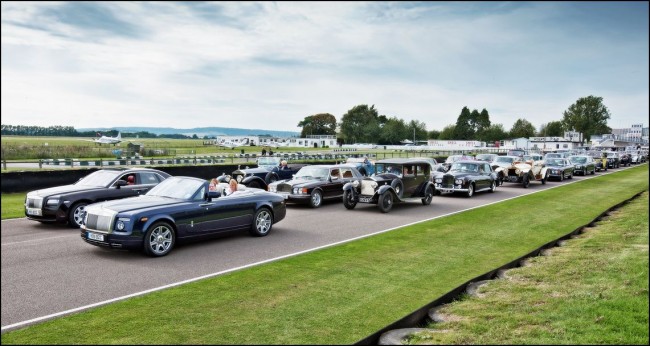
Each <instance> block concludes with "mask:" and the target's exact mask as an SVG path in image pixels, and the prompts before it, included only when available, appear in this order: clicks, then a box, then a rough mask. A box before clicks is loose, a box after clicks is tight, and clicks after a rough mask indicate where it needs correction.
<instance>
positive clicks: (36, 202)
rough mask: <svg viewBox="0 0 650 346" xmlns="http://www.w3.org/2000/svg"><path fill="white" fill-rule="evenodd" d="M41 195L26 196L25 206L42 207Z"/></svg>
mask: <svg viewBox="0 0 650 346" xmlns="http://www.w3.org/2000/svg"><path fill="white" fill-rule="evenodd" d="M42 207H43V197H27V208H39V209H40V208H42Z"/></svg>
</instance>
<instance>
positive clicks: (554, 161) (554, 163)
mask: <svg viewBox="0 0 650 346" xmlns="http://www.w3.org/2000/svg"><path fill="white" fill-rule="evenodd" d="M546 164H548V165H549V166H562V165H564V160H560V159H550V160H547V161H546Z"/></svg>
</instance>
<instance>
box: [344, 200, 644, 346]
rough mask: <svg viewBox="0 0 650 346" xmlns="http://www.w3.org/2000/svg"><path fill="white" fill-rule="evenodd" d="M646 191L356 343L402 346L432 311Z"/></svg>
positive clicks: (557, 242)
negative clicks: (384, 335) (403, 341)
mask: <svg viewBox="0 0 650 346" xmlns="http://www.w3.org/2000/svg"><path fill="white" fill-rule="evenodd" d="M644 192H645V191H641V192H639V193H637V194H635V195H634V196H632V197H630V198H628V199H626V200H624V201H622V202H620V203H618V204H616V205H614V206H612V207H610V208H608V209H607V210H605V211H604V212H602V213H600V214H599V215H598V216H597V217H596V218H595V219H593V220H592V221H591V222H589V223H588V224H586V225H583V226H580V227H578V228H576V229H575V230H573V231H571V232H569V233H568V234H566V235H564V236H562V237H560V238H557V239H555V240H552V241H550V242H548V243H546V244H544V245H542V246H540V247H539V248H537V249H535V250H533V251H531V252H529V253H528V254H526V255H524V256H521V257H519V258H517V259H515V260H513V261H511V262H509V263H507V264H505V265H502V266H501V267H498V268H496V269H493V270H490V271H489V272H487V273H484V274H482V275H479V276H477V277H475V278H473V279H470V280H469V281H467V282H465V283H464V284H462V285H460V286H458V287H456V288H454V289H453V290H451V291H449V292H447V293H445V294H444V295H442V296H441V297H439V298H437V299H436V300H434V301H432V302H430V303H429V304H427V305H425V306H423V307H421V308H419V309H417V310H415V311H413V312H412V313H410V314H408V315H406V316H405V317H403V318H402V319H400V320H398V321H395V322H393V323H391V324H390V325H388V326H386V327H384V328H382V329H380V330H378V331H377V332H375V333H373V334H371V335H369V336H367V337H366V338H364V339H362V340H360V341H358V342H356V343H355V345H381V344H380V343H379V340H380V338H382V334H384V333H387V332H390V331H394V332H393V333H391V334H392V335H387V336H386V337H384V338H383V340H382V341H383V342H384V343H382V344H384V345H399V344H400V342H399V341H400V340H403V339H404V338H406V337H408V336H409V335H411V334H412V333H414V332H417V331H419V330H420V329H421V327H423V326H426V325H428V324H429V323H430V322H432V321H435V318H436V317H435V310H433V311H434V313H432V316H434V317H430V315H429V311H430V310H432V309H434V308H437V307H439V306H441V305H444V304H448V303H451V302H452V301H454V300H456V299H457V298H459V297H460V296H461V295H462V294H463V293H471V292H473V291H475V290H476V288H478V286H480V285H481V284H482V283H484V282H483V281H487V280H492V279H495V278H499V277H502V275H503V273H504V272H505V271H506V270H508V269H511V268H517V267H521V266H523V265H524V264H525V260H526V259H527V258H529V257H535V256H539V255H540V254H541V253H542V251H544V250H546V249H550V248H552V247H555V246H562V245H564V243H565V242H566V240H567V239H571V238H574V237H575V236H577V235H579V234H581V233H582V232H583V230H584V229H585V228H587V227H594V226H595V224H596V222H598V221H600V220H602V219H603V218H604V217H605V216H608V215H609V213H610V212H611V211H612V210H615V209H618V208H620V207H621V206H623V205H625V204H627V203H629V202H630V201H632V200H634V199H635V198H637V197H639V196H640V195H641V194H642V193H644ZM397 329H404V330H403V331H397Z"/></svg>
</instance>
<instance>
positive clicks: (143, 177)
mask: <svg viewBox="0 0 650 346" xmlns="http://www.w3.org/2000/svg"><path fill="white" fill-rule="evenodd" d="M159 182H160V180H159V179H158V176H157V175H156V174H155V173H151V172H142V173H140V184H158V183H159Z"/></svg>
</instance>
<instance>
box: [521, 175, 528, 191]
mask: <svg viewBox="0 0 650 346" xmlns="http://www.w3.org/2000/svg"><path fill="white" fill-rule="evenodd" d="M522 184H523V185H524V189H526V188H528V185H530V178H529V177H528V174H526V175H524V177H523V179H522Z"/></svg>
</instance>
